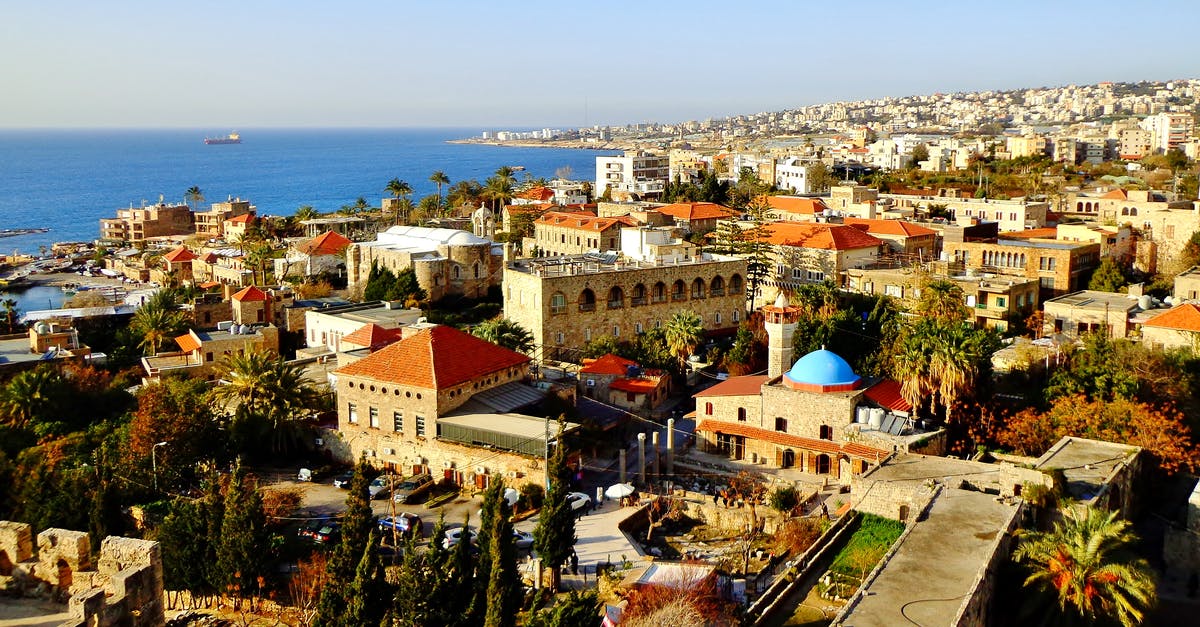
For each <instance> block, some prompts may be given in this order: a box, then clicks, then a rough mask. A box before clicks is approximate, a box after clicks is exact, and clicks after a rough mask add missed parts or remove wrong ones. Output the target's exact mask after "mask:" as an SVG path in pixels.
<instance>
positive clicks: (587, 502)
mask: <svg viewBox="0 0 1200 627" xmlns="http://www.w3.org/2000/svg"><path fill="white" fill-rule="evenodd" d="M567 502H568V503H570V504H571V511H573V512H578V511H579V510H581V509H584V508H586V507H591V505H592V497H590V496H588V495H586V494H584V493H583V492H569V493H567Z"/></svg>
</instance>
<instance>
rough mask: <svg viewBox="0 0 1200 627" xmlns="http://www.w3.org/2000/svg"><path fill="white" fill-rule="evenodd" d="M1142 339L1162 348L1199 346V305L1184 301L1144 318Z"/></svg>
mask: <svg viewBox="0 0 1200 627" xmlns="http://www.w3.org/2000/svg"><path fill="white" fill-rule="evenodd" d="M1142 341H1143V342H1145V343H1146V344H1149V345H1151V346H1157V347H1159V348H1163V349H1171V348H1184V349H1189V350H1193V351H1195V350H1196V349H1197V348H1200V305H1196V304H1195V303H1184V304H1182V305H1179V306H1178V307H1173V308H1171V309H1170V310H1168V311H1164V312H1162V313H1160V314H1158V315H1156V316H1154V317H1152V318H1150V319H1149V320H1146V321H1145V322H1144V323H1142Z"/></svg>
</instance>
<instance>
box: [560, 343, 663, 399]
mask: <svg viewBox="0 0 1200 627" xmlns="http://www.w3.org/2000/svg"><path fill="white" fill-rule="evenodd" d="M670 388H671V376H670V374H668V373H665V372H663V371H661V370H647V369H645V368H642V367H641V366H640V365H639V364H638V363H637V362H636V361H633V360H632V359H625V358H624V357H619V356H617V355H613V354H611V353H609V354H608V355H604V356H602V357H598V358H596V359H584V360H583V367H582V368H580V369H579V394H580V395H582V396H583V397H585V398H593V399H597V400H599V401H601V402H603V403H607V404H609V405H615V406H617V407H623V408H625V409H629V410H635V411H636V410H639V409H642V410H653V409H655V408H656V407H658V406H659V405H661V404H662V402H663V401H665V400H667V396H668V394H670Z"/></svg>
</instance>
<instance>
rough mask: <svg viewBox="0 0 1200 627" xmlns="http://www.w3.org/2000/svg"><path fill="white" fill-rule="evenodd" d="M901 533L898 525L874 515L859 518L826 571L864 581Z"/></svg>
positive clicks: (888, 519)
mask: <svg viewBox="0 0 1200 627" xmlns="http://www.w3.org/2000/svg"><path fill="white" fill-rule="evenodd" d="M902 533H904V523H902V522H899V521H895V520H892V519H890V518H883V517H882V516H876V515H874V514H862V516H861V518H860V522H859V526H858V530H856V531H855V532H854V535H852V536H850V541H849V542H847V543H846V546H844V547H842V550H841V551H839V552H838V554H837V556H836V557H834V558H833V565H831V566H830V567H829V570H831V571H833V572H836V573H839V574H842V575H849V576H853V577H858V578H860V579H861V578H862V577H865V576H866V575H867V573H869V572H871V569H873V568H875V565H876V564H878V563H879V560H880V559H882V558H883V554H884V553H887V550H888V549H889V548H891V546H892V544H894V543H895V542H896V540H897V539H898V538H899V537H900V534H902Z"/></svg>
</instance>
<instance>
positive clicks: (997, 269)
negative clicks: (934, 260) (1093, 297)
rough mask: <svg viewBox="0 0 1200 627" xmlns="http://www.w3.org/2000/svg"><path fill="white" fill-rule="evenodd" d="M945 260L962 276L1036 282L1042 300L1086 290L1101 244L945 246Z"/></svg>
mask: <svg viewBox="0 0 1200 627" xmlns="http://www.w3.org/2000/svg"><path fill="white" fill-rule="evenodd" d="M942 257H943V259H945V260H946V261H948V262H950V263H952V264H953V265H954V267H955V268H961V272H958V271H956V272H955V274H969V273H977V274H992V275H997V276H1003V277H1012V278H1014V279H1022V280H1037V281H1038V282H1039V284H1040V285H1041V296H1040V300H1042V301H1043V302H1044V301H1045V300H1047V299H1049V298H1053V297H1055V296H1062V295H1063V294H1069V293H1071V292H1076V291H1079V290H1081V289H1084V288H1086V287H1087V284H1088V281H1089V280H1091V276H1092V271H1093V270H1095V268H1096V266H1098V265H1099V264H1100V244H1092V243H1084V242H1061V241H1058V240H1054V239H1043V238H1024V239H1007V238H1005V237H1004V236H1000V237H997V238H995V239H990V238H989V239H986V240H984V241H959V242H956V241H951V240H950V239H949V238H946V239H944V240H943V242H942Z"/></svg>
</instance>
